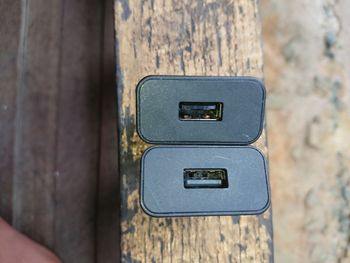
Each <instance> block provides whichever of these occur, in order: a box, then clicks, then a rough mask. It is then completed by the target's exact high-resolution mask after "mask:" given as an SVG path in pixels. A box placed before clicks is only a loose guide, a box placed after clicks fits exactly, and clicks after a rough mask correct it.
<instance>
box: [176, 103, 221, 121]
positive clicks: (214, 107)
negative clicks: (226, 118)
mask: <svg viewBox="0 0 350 263" xmlns="http://www.w3.org/2000/svg"><path fill="white" fill-rule="evenodd" d="M222 111H223V103H221V102H180V104H179V118H180V120H182V121H195V120H197V121H221V120H222Z"/></svg>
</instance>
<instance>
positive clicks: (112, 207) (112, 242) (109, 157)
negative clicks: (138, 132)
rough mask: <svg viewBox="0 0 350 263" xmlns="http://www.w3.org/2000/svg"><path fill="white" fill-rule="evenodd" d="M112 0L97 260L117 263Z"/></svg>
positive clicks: (109, 5)
mask: <svg viewBox="0 0 350 263" xmlns="http://www.w3.org/2000/svg"><path fill="white" fill-rule="evenodd" d="M113 4H114V1H113V0H106V1H105V6H104V34H103V65H102V66H103V70H102V74H103V75H102V85H101V93H102V94H101V95H102V97H101V101H102V105H101V132H100V136H101V137H100V170H99V182H98V186H99V187H98V209H97V211H96V212H97V215H98V218H97V233H96V235H97V237H96V242H97V247H96V249H97V262H99V263H108V262H119V258H120V249H119V236H120V233H119V232H120V227H119V226H120V223H119V221H120V220H119V210H120V209H119V204H120V202H119V193H120V190H119V177H118V132H117V121H116V120H117V103H116V101H117V96H116V89H115V85H116V80H115V55H114V26H113V25H114V24H113V21H114V18H113V14H114V13H113Z"/></svg>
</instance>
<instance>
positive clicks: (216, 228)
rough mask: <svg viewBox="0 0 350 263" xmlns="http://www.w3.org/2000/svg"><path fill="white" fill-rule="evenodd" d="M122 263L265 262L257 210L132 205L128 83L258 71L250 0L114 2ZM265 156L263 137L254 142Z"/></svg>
mask: <svg viewBox="0 0 350 263" xmlns="http://www.w3.org/2000/svg"><path fill="white" fill-rule="evenodd" d="M115 28H116V51H117V85H118V103H119V135H120V161H121V163H120V176H121V206H122V210H121V256H122V259H121V260H122V261H123V262H148V261H151V262H163V261H165V262H272V261H273V254H272V251H273V248H272V224H271V210H270V209H269V210H268V211H267V212H265V213H264V214H263V215H261V216H245V217H195V218H175V219H156V218H150V217H148V216H147V215H145V214H144V213H143V212H142V211H141V208H140V206H139V193H138V190H139V189H138V188H139V159H140V156H141V153H142V151H143V150H144V149H145V148H147V147H148V145H146V144H145V143H143V142H142V141H141V140H140V139H139V137H138V136H137V133H136V131H135V86H136V84H137V82H138V81H139V80H140V79H141V78H142V77H144V76H145V75H149V74H177V75H222V76H226V75H230V76H232V75H243V76H244V75H245V76H248V75H249V76H256V77H259V78H262V77H263V70H262V66H263V62H262V50H261V40H260V38H261V32H260V21H259V13H258V6H257V1H245V0H238V1H232V0H225V1H217V2H212V1H209V0H208V1H190V0H188V1H136V0H134V1H116V2H115ZM255 145H256V146H257V147H259V148H260V149H261V150H262V151H263V152H265V154H267V147H266V136H265V133H263V135H262V137H261V138H260V139H259V140H258V142H256V143H255Z"/></svg>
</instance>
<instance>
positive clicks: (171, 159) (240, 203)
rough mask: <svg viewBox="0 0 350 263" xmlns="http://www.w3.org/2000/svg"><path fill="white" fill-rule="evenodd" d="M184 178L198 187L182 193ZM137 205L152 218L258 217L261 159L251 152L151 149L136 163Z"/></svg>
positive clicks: (265, 195)
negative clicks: (138, 175) (138, 168)
mask: <svg viewBox="0 0 350 263" xmlns="http://www.w3.org/2000/svg"><path fill="white" fill-rule="evenodd" d="M201 169H204V170H205V171H204V172H201ZM193 170H196V171H199V173H198V174H193V172H192V171H193ZM208 170H210V171H212V174H210V173H208ZM188 171H190V172H188ZM225 174H226V175H227V178H226V177H225ZM198 177H201V178H198ZM189 178H190V180H202V181H192V182H190V184H189V185H190V187H188V181H187V180H189ZM225 180H227V181H226V182H225ZM198 182H199V183H198ZM202 182H203V183H202ZM193 183H194V184H193ZM197 183H198V184H197ZM208 184H209V187H208ZM140 202H141V206H142V208H143V209H144V211H145V212H146V213H147V214H149V215H151V216H156V217H171V216H208V215H252V214H260V213H262V212H264V211H265V210H266V209H267V208H268V207H269V204H270V194H269V185H268V179H267V167H266V161H265V158H264V156H263V154H262V153H261V152H260V151H259V150H257V149H255V148H253V147H230V146H157V147H151V148H149V149H147V150H146V151H145V152H144V154H143V156H142V158H141V187H140Z"/></svg>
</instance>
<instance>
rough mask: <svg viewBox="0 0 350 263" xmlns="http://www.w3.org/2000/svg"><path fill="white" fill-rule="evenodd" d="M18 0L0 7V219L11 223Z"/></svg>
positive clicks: (18, 27) (18, 18)
mask: <svg viewBox="0 0 350 263" xmlns="http://www.w3.org/2000/svg"><path fill="white" fill-rule="evenodd" d="M20 6H21V1H19V0H15V1H7V2H6V3H3V4H1V5H0V14H1V24H0V36H1V41H0V216H2V217H3V218H4V219H6V220H7V221H8V222H11V220H12V182H13V177H12V173H13V162H14V158H13V156H14V155H13V148H14V140H15V138H14V137H15V136H14V131H15V114H16V84H17V73H18V71H17V59H18V46H19V35H20V24H21V20H20V17H21V9H20Z"/></svg>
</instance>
